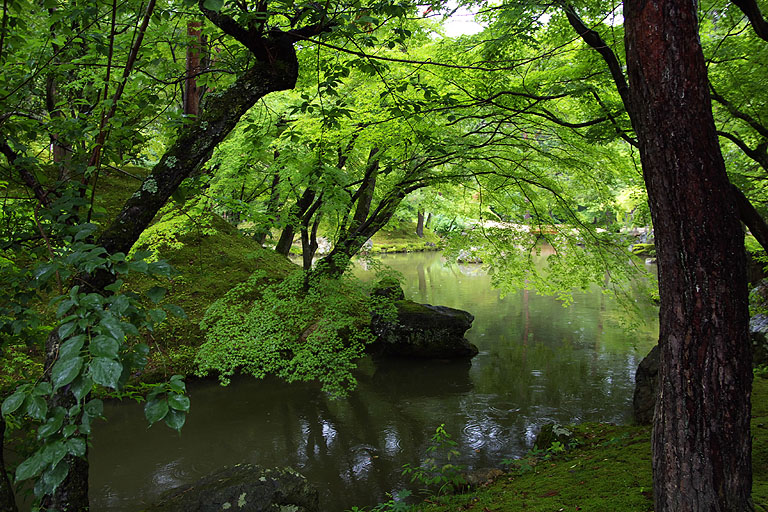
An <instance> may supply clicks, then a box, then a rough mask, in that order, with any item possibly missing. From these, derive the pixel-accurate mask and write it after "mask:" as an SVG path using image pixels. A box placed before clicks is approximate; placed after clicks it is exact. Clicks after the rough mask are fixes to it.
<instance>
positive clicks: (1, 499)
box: [0, 416, 18, 512]
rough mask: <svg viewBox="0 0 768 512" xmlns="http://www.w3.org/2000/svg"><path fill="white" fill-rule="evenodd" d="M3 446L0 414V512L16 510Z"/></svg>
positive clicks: (13, 511)
mask: <svg viewBox="0 0 768 512" xmlns="http://www.w3.org/2000/svg"><path fill="white" fill-rule="evenodd" d="M3 446H5V420H4V419H3V417H2V416H0V512H17V511H18V509H17V508H16V499H15V498H14V497H13V487H11V481H10V480H9V479H8V474H7V473H6V469H5V458H4V457H3Z"/></svg>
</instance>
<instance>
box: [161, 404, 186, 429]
mask: <svg viewBox="0 0 768 512" xmlns="http://www.w3.org/2000/svg"><path fill="white" fill-rule="evenodd" d="M186 420H187V415H186V414H184V413H183V412H181V411H174V410H173V409H171V410H169V411H168V414H167V415H166V416H165V424H166V425H168V426H169V427H171V428H172V429H174V430H176V431H180V430H181V427H183V426H184V422H185V421H186Z"/></svg>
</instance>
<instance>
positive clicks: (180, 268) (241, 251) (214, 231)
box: [128, 207, 298, 377]
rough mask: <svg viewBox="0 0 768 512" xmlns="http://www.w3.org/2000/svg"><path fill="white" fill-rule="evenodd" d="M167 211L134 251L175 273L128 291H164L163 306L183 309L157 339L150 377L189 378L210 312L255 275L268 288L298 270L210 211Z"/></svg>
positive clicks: (137, 281)
mask: <svg viewBox="0 0 768 512" xmlns="http://www.w3.org/2000/svg"><path fill="white" fill-rule="evenodd" d="M164 211H165V214H164V215H163V216H162V217H161V218H160V219H159V220H158V221H157V222H156V223H155V224H154V225H153V226H151V227H150V228H149V229H148V230H147V231H146V232H145V233H144V234H143V235H142V237H141V238H140V239H139V242H137V244H136V247H135V248H134V250H149V251H151V252H152V253H153V256H152V257H153V258H162V259H165V260H166V261H168V262H169V263H170V264H171V265H172V266H173V267H174V269H175V270H176V271H177V274H176V275H175V276H174V277H173V278H172V279H171V281H170V283H163V282H159V283H158V282H157V281H154V280H152V279H150V278H147V277H139V278H137V279H134V280H132V281H130V282H129V283H128V286H129V287H130V288H131V289H133V290H135V291H137V292H144V291H146V290H148V289H149V288H151V287H153V286H163V287H166V288H167V289H168V292H167V294H166V296H165V299H164V300H165V302H168V303H171V304H175V305H177V306H181V307H182V308H183V309H184V312H185V313H186V315H187V318H169V320H168V321H167V322H166V323H165V324H164V326H163V327H161V328H160V329H158V331H157V332H155V333H154V334H153V339H152V340H151V341H153V342H154V343H151V344H150V347H151V348H152V349H153V358H152V360H151V361H150V365H149V366H148V369H149V372H150V373H152V372H155V373H157V372H160V373H162V374H163V375H164V374H166V373H167V374H173V373H181V374H191V373H193V371H194V358H195V354H196V352H197V347H199V346H200V345H201V344H202V342H203V339H204V335H203V333H202V331H201V330H200V327H199V323H200V321H201V320H202V319H203V317H204V315H205V312H206V310H207V309H208V307H209V306H210V305H211V304H213V302H215V301H216V300H217V299H219V298H221V297H223V296H224V295H225V294H226V293H227V292H228V291H229V290H230V289H231V288H232V287H233V286H235V285H237V284H239V283H243V282H245V281H248V279H249V278H250V277H251V275H252V274H253V273H254V272H256V271H262V274H263V275H264V276H265V277H264V278H263V281H264V284H267V283H269V282H276V281H279V280H282V279H284V278H285V277H286V276H287V275H289V274H290V273H291V272H293V271H295V270H296V269H297V268H298V267H297V266H296V265H294V264H293V263H291V262H290V261H288V260H287V259H286V258H284V257H283V256H280V255H278V254H276V253H275V252H274V251H270V250H267V249H263V248H262V247H261V246H260V245H259V244H258V243H257V242H256V241H255V240H253V239H252V238H249V237H246V236H243V235H242V234H240V233H239V232H238V231H237V229H236V228H235V227H233V226H232V225H230V224H228V223H227V222H226V221H224V220H223V219H222V218H221V217H219V216H218V215H216V214H213V213H211V212H210V211H207V210H205V209H199V210H195V209H179V208H174V207H170V208H167V209H165V210H164ZM160 376H161V375H158V377H160Z"/></svg>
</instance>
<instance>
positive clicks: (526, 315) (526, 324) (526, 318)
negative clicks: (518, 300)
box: [523, 288, 531, 345]
mask: <svg viewBox="0 0 768 512" xmlns="http://www.w3.org/2000/svg"><path fill="white" fill-rule="evenodd" d="M528 293H529V292H528V288H523V345H528V336H530V329H531V313H530V311H529V309H528Z"/></svg>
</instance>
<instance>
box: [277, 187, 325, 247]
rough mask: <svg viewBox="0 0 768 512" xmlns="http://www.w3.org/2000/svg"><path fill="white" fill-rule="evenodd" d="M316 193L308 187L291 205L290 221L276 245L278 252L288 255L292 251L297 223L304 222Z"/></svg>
mask: <svg viewBox="0 0 768 512" xmlns="http://www.w3.org/2000/svg"><path fill="white" fill-rule="evenodd" d="M315 195H316V194H315V191H314V190H312V189H310V188H308V189H306V190H304V193H303V194H302V195H301V197H300V198H299V199H298V200H297V201H296V204H294V205H293V206H291V209H290V212H289V213H288V223H287V224H286V225H285V227H284V228H283V232H282V233H281V234H280V239H279V240H278V241H277V245H276V246H275V252H277V254H282V255H283V256H288V253H289V252H291V245H293V238H294V235H295V234H296V225H297V224H299V225H301V224H302V219H303V218H304V215H305V214H306V213H307V210H309V208H310V207H311V206H312V203H313V201H314V200H315Z"/></svg>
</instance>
